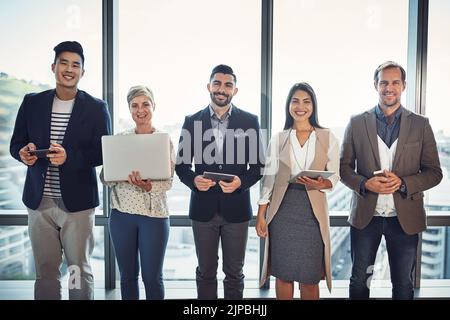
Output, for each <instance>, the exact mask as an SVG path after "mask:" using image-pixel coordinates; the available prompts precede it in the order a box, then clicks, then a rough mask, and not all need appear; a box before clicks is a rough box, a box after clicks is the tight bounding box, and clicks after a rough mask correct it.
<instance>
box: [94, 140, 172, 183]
mask: <svg viewBox="0 0 450 320" xmlns="http://www.w3.org/2000/svg"><path fill="white" fill-rule="evenodd" d="M102 152H103V174H104V178H105V181H126V180H128V175H129V174H130V173H131V171H139V173H140V175H141V178H142V179H152V180H165V179H169V178H170V177H171V170H170V138H169V135H168V134H167V133H162V132H161V133H159V132H157V133H152V134H129V135H116V136H103V137H102Z"/></svg>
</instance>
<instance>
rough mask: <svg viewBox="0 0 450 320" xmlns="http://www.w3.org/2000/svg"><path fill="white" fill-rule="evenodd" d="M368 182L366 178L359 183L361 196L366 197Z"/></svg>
mask: <svg viewBox="0 0 450 320" xmlns="http://www.w3.org/2000/svg"><path fill="white" fill-rule="evenodd" d="M366 181H367V179H366V178H364V179H362V180H361V182H360V183H359V194H360V195H361V196H363V197H364V196H365V195H366Z"/></svg>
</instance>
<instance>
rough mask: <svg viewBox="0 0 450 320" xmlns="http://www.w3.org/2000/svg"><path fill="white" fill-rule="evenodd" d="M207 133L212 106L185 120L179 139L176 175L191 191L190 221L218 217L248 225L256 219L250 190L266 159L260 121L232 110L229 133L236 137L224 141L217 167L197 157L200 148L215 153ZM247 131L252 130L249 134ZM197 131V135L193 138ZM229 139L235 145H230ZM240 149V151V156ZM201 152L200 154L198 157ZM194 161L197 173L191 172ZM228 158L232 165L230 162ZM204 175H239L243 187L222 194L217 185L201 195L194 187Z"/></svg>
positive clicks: (228, 137) (201, 192)
mask: <svg viewBox="0 0 450 320" xmlns="http://www.w3.org/2000/svg"><path fill="white" fill-rule="evenodd" d="M195 122H197V125H194V123H195ZM199 125H201V128H202V129H201V131H200V130H199ZM194 128H195V129H194ZM208 129H211V115H210V110H209V106H208V107H206V108H205V109H203V110H201V111H199V112H197V113H196V114H194V115H192V116H187V117H186V119H185V121H184V124H183V129H182V130H183V131H182V133H181V136H180V143H179V148H178V155H177V165H176V167H175V171H176V173H177V175H178V177H179V178H180V180H181V182H183V183H184V184H185V185H187V186H188V187H189V188H190V189H191V190H192V191H191V200H190V205H189V217H190V218H191V219H192V220H196V221H203V222H206V221H209V220H211V219H212V218H213V216H214V215H215V214H216V213H219V214H221V215H222V216H223V217H224V218H225V220H226V221H228V222H232V223H236V222H244V221H248V220H250V219H251V218H252V216H253V212H252V206H251V203H250V190H249V189H250V187H251V186H253V185H254V184H255V183H256V182H258V180H260V179H261V177H262V168H263V163H262V161H261V159H264V148H263V144H262V142H261V135H260V128H259V123H258V117H257V116H255V115H253V114H251V113H248V112H245V111H243V110H241V109H238V108H237V107H235V106H233V109H232V111H231V115H230V118H229V123H228V130H230V129H232V130H235V131H234V133H233V136H226V137H225V141H224V143H223V159H224V160H223V163H216V162H215V161H214V162H211V163H206V162H205V161H204V160H205V159H203V160H202V159H199V158H200V156H199V154H194V151H195V149H196V148H198V147H197V146H201V147H202V148H201V153H202V154H203V152H204V151H205V153H208V154H209V153H210V152H208V151H210V150H211V149H212V148H211V143H214V136H212V137H206V136H205V138H206V139H205V140H207V141H203V140H204V139H202V137H203V135H204V133H205V131H206V130H208ZM236 129H242V130H236ZM248 129H252V130H249V131H247V130H248ZM194 131H195V134H196V135H194ZM251 131H252V132H256V135H255V136H254V137H252V138H251V137H250V136H251V133H250V132H251ZM200 132H201V134H202V136H201V137H199V133H200ZM185 135H188V136H185ZM255 138H256V139H255ZM199 139H201V140H199ZM229 139H233V140H234V141H229ZM198 141H202V142H201V144H198V143H197V142H198ZM231 142H233V144H231ZM196 143H197V146H196ZM227 144H229V145H233V148H231V147H228V148H227ZM240 145H241V146H242V145H244V146H245V147H244V148H243V149H242V148H239V146H240ZM251 148H252V149H251ZM238 149H240V150H239V152H238ZM199 151H200V150H197V153H199ZM231 151H233V152H231ZM242 151H243V152H242ZM185 152H190V154H188V155H187V154H185ZM227 152H228V155H227ZM193 158H194V164H195V170H192V159H193ZM227 158H228V160H230V161H227ZM204 171H212V172H221V173H227V174H233V175H237V176H239V178H240V179H241V186H240V188H238V189H237V190H236V191H234V192H233V193H223V192H222V189H221V188H220V186H219V185H218V184H217V185H216V186H214V187H212V188H210V189H209V190H208V191H199V190H198V189H197V188H196V187H195V184H194V178H195V177H196V176H198V175H202V174H203V172H204Z"/></svg>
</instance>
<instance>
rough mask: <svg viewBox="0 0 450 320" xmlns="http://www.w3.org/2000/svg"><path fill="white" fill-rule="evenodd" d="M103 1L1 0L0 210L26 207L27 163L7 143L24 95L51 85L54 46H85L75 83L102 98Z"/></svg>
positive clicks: (53, 85)
mask: <svg viewBox="0 0 450 320" xmlns="http://www.w3.org/2000/svg"><path fill="white" fill-rule="evenodd" d="M101 4H102V2H101V1H100V0H95V1H91V0H80V1H76V2H74V1H70V0H62V1H52V0H43V1H39V2H38V1H26V0H18V1H1V2H0V30H2V49H1V50H0V133H1V138H0V210H5V211H2V213H11V212H12V211H8V210H9V209H25V207H24V205H23V203H22V201H21V199H22V190H23V183H24V181H25V173H26V166H25V165H23V164H21V163H19V162H17V161H16V160H15V159H13V158H12V157H11V156H10V154H9V142H10V139H11V135H12V131H13V127H14V122H15V119H16V115H17V110H18V108H19V106H20V103H21V102H22V99H23V96H24V95H25V94H27V93H31V92H40V91H43V90H47V89H50V88H54V87H55V79H54V75H53V73H52V71H51V68H50V66H51V64H52V63H53V59H54V51H53V47H55V46H56V45H57V44H58V43H59V42H61V41H65V40H76V41H78V42H80V43H81V44H82V45H83V48H84V55H85V57H86V62H85V68H86V72H85V75H84V77H83V78H82V80H81V82H80V85H79V87H80V89H82V90H86V91H87V92H89V93H90V94H92V95H94V96H96V97H99V98H101V97H102V81H101V79H102V51H101V49H102V41H101V40H102V38H101V35H102V33H101V31H102V25H101V19H100V17H101V16H102V14H101V10H102V5H101ZM43 21H44V22H45V23H43ZM30 142H32V141H30ZM100 198H102V197H100ZM19 212H20V211H19ZM21 212H22V213H26V211H21ZM15 213H18V212H15Z"/></svg>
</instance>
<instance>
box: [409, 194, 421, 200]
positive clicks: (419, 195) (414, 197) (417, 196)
mask: <svg viewBox="0 0 450 320" xmlns="http://www.w3.org/2000/svg"><path fill="white" fill-rule="evenodd" d="M422 198H423V192H417V193H414V194H413V195H412V196H411V200H420V199H422Z"/></svg>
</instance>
